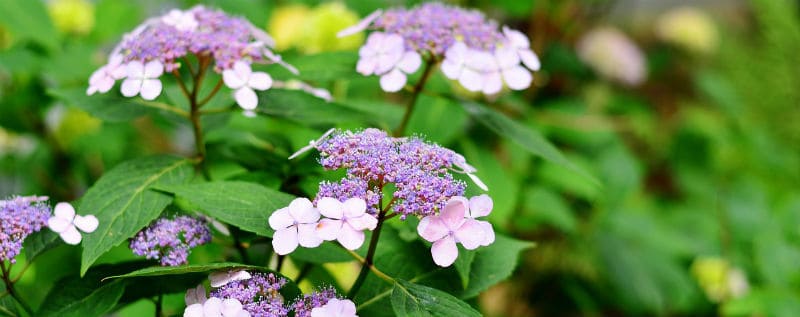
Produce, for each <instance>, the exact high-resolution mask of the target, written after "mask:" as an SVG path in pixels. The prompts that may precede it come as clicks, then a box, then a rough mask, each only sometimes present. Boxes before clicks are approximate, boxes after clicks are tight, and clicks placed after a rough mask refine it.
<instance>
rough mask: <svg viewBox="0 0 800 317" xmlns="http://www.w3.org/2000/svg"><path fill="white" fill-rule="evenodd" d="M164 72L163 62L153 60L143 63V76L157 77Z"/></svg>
mask: <svg viewBox="0 0 800 317" xmlns="http://www.w3.org/2000/svg"><path fill="white" fill-rule="evenodd" d="M163 73H164V64H161V62H160V61H157V60H153V61H149V62H147V64H145V65H144V76H143V77H144V78H158V77H160V76H161V74H163Z"/></svg>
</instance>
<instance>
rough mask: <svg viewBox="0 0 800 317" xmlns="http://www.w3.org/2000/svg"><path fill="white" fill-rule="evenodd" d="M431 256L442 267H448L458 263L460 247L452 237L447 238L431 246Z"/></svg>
mask: <svg viewBox="0 0 800 317" xmlns="http://www.w3.org/2000/svg"><path fill="white" fill-rule="evenodd" d="M431 255H432V256H433V262H434V263H436V265H438V266H441V267H448V266H450V265H452V264H453V262H455V261H456V258H457V257H458V247H456V241H455V240H454V239H453V237H452V236H446V237H444V239H441V240H439V241H436V242H434V243H433V246H431Z"/></svg>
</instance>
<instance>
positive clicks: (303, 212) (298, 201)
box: [289, 198, 319, 223]
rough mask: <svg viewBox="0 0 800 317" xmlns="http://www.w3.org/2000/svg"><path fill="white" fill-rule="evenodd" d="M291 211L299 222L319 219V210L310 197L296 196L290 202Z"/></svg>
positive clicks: (310, 221)
mask: <svg viewBox="0 0 800 317" xmlns="http://www.w3.org/2000/svg"><path fill="white" fill-rule="evenodd" d="M289 213H290V214H291V215H292V218H294V219H295V220H297V222H298V223H312V222H317V220H319V210H317V209H316V208H314V204H312V203H311V201H310V200H308V198H295V199H294V200H293V201H292V202H291V203H290V204H289Z"/></svg>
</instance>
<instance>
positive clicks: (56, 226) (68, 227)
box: [47, 202, 98, 245]
mask: <svg viewBox="0 0 800 317" xmlns="http://www.w3.org/2000/svg"><path fill="white" fill-rule="evenodd" d="M97 225H98V221H97V218H96V217H95V216H93V215H86V216H81V215H76V214H75V208H73V207H72V205H70V204H69V203H64V202H62V203H58V204H57V205H56V208H55V210H54V215H53V216H52V217H50V219H47V226H48V227H49V228H50V230H53V231H54V232H56V233H58V234H59V235H60V236H61V239H63V240H64V242H66V243H67V244H72V245H76V244H78V243H81V233H80V232H79V231H78V229H81V231H83V232H86V233H92V232H94V231H95V230H96V229H97Z"/></svg>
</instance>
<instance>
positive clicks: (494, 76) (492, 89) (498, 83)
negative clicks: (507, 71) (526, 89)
mask: <svg viewBox="0 0 800 317" xmlns="http://www.w3.org/2000/svg"><path fill="white" fill-rule="evenodd" d="M502 89H503V79H502V77H501V76H500V72H490V73H486V74H484V75H483V90H482V91H483V93H484V94H486V95H494V94H496V93H498V92H500V90H502Z"/></svg>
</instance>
